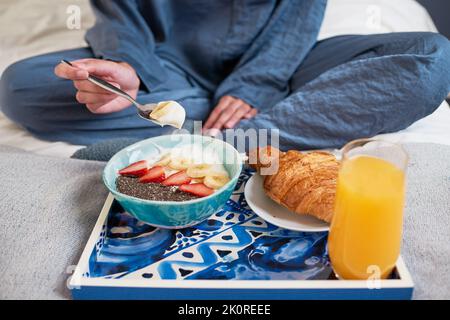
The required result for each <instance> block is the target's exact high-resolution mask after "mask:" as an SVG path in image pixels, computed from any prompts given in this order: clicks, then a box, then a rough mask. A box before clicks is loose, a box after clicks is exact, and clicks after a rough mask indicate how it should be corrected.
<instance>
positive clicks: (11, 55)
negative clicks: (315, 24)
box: [0, 0, 450, 157]
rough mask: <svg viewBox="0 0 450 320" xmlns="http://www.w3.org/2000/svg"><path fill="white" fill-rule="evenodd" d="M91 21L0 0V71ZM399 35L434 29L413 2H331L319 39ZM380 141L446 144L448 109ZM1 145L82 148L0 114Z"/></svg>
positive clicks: (62, 2)
mask: <svg viewBox="0 0 450 320" xmlns="http://www.w3.org/2000/svg"><path fill="white" fill-rule="evenodd" d="M71 5H75V6H78V7H79V9H80V10H81V13H82V15H81V18H82V19H81V22H82V23H81V28H80V29H73V30H69V29H68V28H67V26H66V19H67V17H68V13H67V9H68V8H69V6H71ZM93 22H94V17H93V15H92V12H91V9H90V8H89V4H88V0H2V1H0V48H1V50H0V73H1V72H2V71H3V70H4V69H5V68H6V67H7V66H8V65H9V64H11V63H13V62H14V61H17V60H20V59H23V58H26V57H30V56H33V55H37V54H41V53H46V52H50V51H56V50H61V49H69V48H76V47H81V46H85V45H86V43H85V42H84V40H83V36H84V33H85V31H86V29H88V28H89V27H90V26H92V24H93ZM398 31H433V32H434V31H436V27H435V26H434V24H433V22H432V20H431V18H430V16H429V15H428V13H427V12H426V10H425V9H423V8H422V7H421V6H420V5H419V4H418V3H416V2H415V1H414V0H396V1H392V0H329V1H328V7H327V11H326V14H325V20H324V23H323V25H322V28H321V31H320V35H319V38H320V39H325V38H329V37H332V36H336V35H342V34H373V33H382V32H398ZM379 137H383V138H384V139H388V140H391V141H397V142H428V143H441V144H447V145H450V108H449V106H448V104H447V103H445V102H444V103H443V104H442V105H441V106H440V108H439V109H438V110H437V111H436V112H435V113H433V114H432V115H430V116H429V117H427V118H425V119H422V120H420V121H418V122H417V123H415V124H413V125H412V126H411V127H409V128H408V129H406V130H402V131H401V132H398V133H393V134H387V135H380V136H379ZM0 144H4V145H10V146H15V147H20V148H22V149H24V150H28V151H33V152H36V153H40V154H47V155H54V156H60V157H68V156H70V155H72V154H73V152H75V151H76V150H78V149H79V148H81V147H82V146H74V145H70V144H67V143H64V142H48V141H42V140H39V139H36V138H34V137H33V136H31V135H30V134H29V133H28V132H26V131H25V130H23V129H22V128H19V127H18V126H16V125H15V124H13V123H11V121H9V120H8V119H6V118H5V117H4V116H3V115H2V114H1V113H0Z"/></svg>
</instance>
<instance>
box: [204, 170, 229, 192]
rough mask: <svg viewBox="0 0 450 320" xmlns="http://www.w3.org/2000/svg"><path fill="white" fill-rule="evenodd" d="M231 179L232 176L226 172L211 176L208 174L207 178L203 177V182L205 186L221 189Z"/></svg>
mask: <svg viewBox="0 0 450 320" xmlns="http://www.w3.org/2000/svg"><path fill="white" fill-rule="evenodd" d="M229 181H230V178H229V177H228V175H225V174H221V173H220V174H218V173H216V174H214V175H210V176H206V177H205V179H203V183H204V184H205V186H207V187H209V188H213V189H220V188H222V187H223V186H224V185H226V184H227V183H228V182H229Z"/></svg>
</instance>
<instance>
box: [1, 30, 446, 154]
mask: <svg viewBox="0 0 450 320" xmlns="http://www.w3.org/2000/svg"><path fill="white" fill-rule="evenodd" d="M92 57H93V56H92V52H91V50H90V49H89V48H81V49H75V50H67V51H60V52H55V53H50V54H45V55H41V56H37V57H33V58H29V59H26V60H23V61H19V62H17V63H15V64H13V65H11V66H10V67H9V68H8V69H7V70H6V71H5V72H4V73H3V75H2V78H1V81H0V107H1V110H2V111H3V113H4V114H5V115H6V116H7V117H9V118H10V119H11V120H13V121H14V122H16V123H17V124H19V125H21V126H22V127H23V128H25V129H26V130H28V131H29V132H31V133H32V134H33V135H35V136H37V137H39V138H42V139H45V140H51V141H67V142H70V143H74V144H82V145H89V144H93V143H97V142H101V141H105V140H109V139H115V138H125V137H127V138H134V139H145V138H148V137H152V136H157V135H161V134H169V133H170V132H172V130H173V128H170V127H164V128H161V127H159V126H157V125H154V124H152V123H150V122H148V121H145V120H143V119H140V118H139V117H138V116H137V115H136V109H135V108H127V109H125V110H123V111H120V112H117V113H111V114H107V115H99V114H92V113H90V112H89V111H88V110H87V108H86V107H85V106H84V105H82V104H80V103H78V102H77V101H76V100H75V94H76V89H75V88H74V86H73V84H72V82H71V81H68V80H63V79H59V78H57V77H56V76H55V75H54V73H53V69H54V67H55V66H56V65H57V64H58V63H59V61H60V60H61V59H68V60H75V59H81V58H92ZM161 63H162V64H163V65H164V66H165V68H166V70H167V73H168V74H169V79H168V81H166V82H164V83H163V84H161V85H159V86H158V87H156V88H152V91H151V93H145V92H139V95H138V99H137V100H138V101H139V102H140V103H150V102H158V101H163V100H177V101H178V102H180V103H181V104H182V105H183V106H184V107H185V109H186V113H187V118H188V119H189V120H203V121H204V120H206V119H207V117H208V115H209V113H210V112H211V110H212V108H213V107H214V105H212V96H213V94H214V92H209V91H207V90H206V89H204V87H202V86H201V85H200V84H199V83H196V81H195V80H194V79H193V77H191V76H190V75H189V74H187V73H186V72H185V71H183V70H182V68H180V67H177V66H176V65H174V64H172V63H170V62H168V61H163V60H162V61H161ZM290 89H291V90H290V93H289V95H288V96H286V97H285V98H284V99H283V100H282V101H279V102H278V103H276V104H275V105H273V106H271V107H269V108H266V109H263V110H259V113H258V115H257V116H256V117H254V118H252V119H249V120H242V121H241V122H240V123H239V124H238V126H237V127H238V128H242V129H244V130H245V129H249V128H254V129H279V135H280V146H281V147H282V149H289V148H295V149H315V148H332V147H341V146H342V145H343V144H345V143H346V142H348V141H350V140H353V139H356V138H361V137H371V136H374V135H376V134H379V133H387V132H394V131H398V130H400V129H404V128H406V127H408V126H409V125H410V124H412V123H413V122H415V121H417V120H419V119H421V118H423V117H425V116H427V115H429V114H430V113H432V112H433V111H434V110H435V109H436V108H437V107H438V106H439V105H440V104H441V102H442V101H443V100H444V99H445V98H446V96H447V95H448V93H449V92H450V44H449V41H448V40H447V39H446V38H445V37H443V36H441V35H438V34H434V33H392V34H379V35H369V36H359V35H355V36H339V37H335V38H331V39H327V40H323V41H320V42H318V43H317V44H316V45H315V47H314V48H313V49H312V50H311V51H310V53H309V54H308V56H307V57H306V59H305V60H304V61H303V62H302V64H301V65H300V66H299V68H298V69H297V71H296V72H295V74H294V75H293V77H292V79H291V81H290ZM188 122H189V121H188ZM191 122H192V121H191Z"/></svg>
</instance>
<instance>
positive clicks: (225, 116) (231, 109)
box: [212, 100, 243, 129]
mask: <svg viewBox="0 0 450 320" xmlns="http://www.w3.org/2000/svg"><path fill="white" fill-rule="evenodd" d="M242 106H243V102H242V101H239V100H236V101H235V102H233V103H232V104H230V105H229V106H228V107H227V108H226V109H224V110H223V111H222V113H221V114H220V116H219V117H218V118H217V120H216V122H215V123H214V124H213V125H212V128H214V129H222V128H223V126H224V124H225V123H226V122H227V121H228V120H230V119H231V117H232V116H233V114H234V113H235V112H236V111H237V110H239V108H240V107H242Z"/></svg>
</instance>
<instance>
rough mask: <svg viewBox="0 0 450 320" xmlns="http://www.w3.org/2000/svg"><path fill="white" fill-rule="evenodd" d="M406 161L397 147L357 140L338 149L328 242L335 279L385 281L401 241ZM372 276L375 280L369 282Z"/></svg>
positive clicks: (405, 154) (400, 148) (403, 151)
mask: <svg viewBox="0 0 450 320" xmlns="http://www.w3.org/2000/svg"><path fill="white" fill-rule="evenodd" d="M407 163H408V155H407V153H406V152H405V150H404V149H403V148H402V147H401V146H400V145H397V144H394V143H390V142H385V141H379V140H369V139H361V140H356V141H353V142H350V143H348V144H347V145H346V146H345V147H344V148H343V155H342V161H341V167H340V169H339V177H338V181H337V191H336V203H335V212H334V216H333V220H332V223H331V227H330V233H329V236H328V250H329V255H330V259H331V263H332V266H333V269H334V271H335V273H336V274H337V276H338V277H339V278H340V279H348V280H352V279H354V280H367V279H369V278H370V279H374V278H378V279H386V278H387V277H388V276H389V275H390V274H391V272H392V270H393V269H394V267H395V264H396V261H397V259H398V256H399V254H400V244H401V239H402V225H403V207H404V202H405V172H406V167H407ZM374 276H375V277H374Z"/></svg>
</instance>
